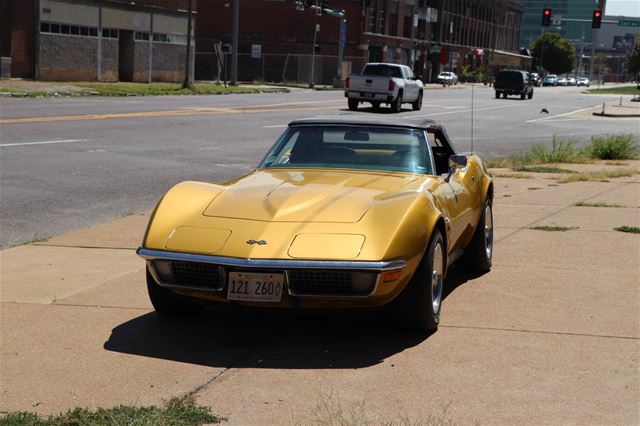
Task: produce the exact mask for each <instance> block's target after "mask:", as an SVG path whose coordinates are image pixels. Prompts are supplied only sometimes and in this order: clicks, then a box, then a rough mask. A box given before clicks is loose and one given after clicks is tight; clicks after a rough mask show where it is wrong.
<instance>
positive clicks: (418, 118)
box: [406, 104, 526, 120]
mask: <svg viewBox="0 0 640 426" xmlns="http://www.w3.org/2000/svg"><path fill="white" fill-rule="evenodd" d="M525 105H526V104H519V105H501V106H497V107H488V108H474V110H473V112H478V111H490V110H493V109H503V108H516V107H521V106H525ZM461 112H471V110H470V109H465V110H457V111H446V112H435V113H433V114H422V115H414V116H411V117H407V118H406V119H407V120H420V119H424V118H425V117H435V116H438V115H448V114H459V113H461Z"/></svg>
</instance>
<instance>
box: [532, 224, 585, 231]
mask: <svg viewBox="0 0 640 426" xmlns="http://www.w3.org/2000/svg"><path fill="white" fill-rule="evenodd" d="M529 229H533V230H536V231H547V232H567V231H571V230H572V229H578V227H577V226H555V225H537V226H534V227H532V228H529Z"/></svg>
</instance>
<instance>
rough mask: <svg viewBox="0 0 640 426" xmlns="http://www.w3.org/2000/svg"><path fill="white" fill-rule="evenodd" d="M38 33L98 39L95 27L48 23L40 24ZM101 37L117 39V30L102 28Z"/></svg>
mask: <svg viewBox="0 0 640 426" xmlns="http://www.w3.org/2000/svg"><path fill="white" fill-rule="evenodd" d="M40 32H41V33H46V34H64V35H70V36H79V37H98V29H97V28H96V27H82V26H79V25H66V24H52V23H50V22H41V23H40ZM102 37H104V38H115V39H117V38H118V30H117V29H115V28H103V29H102Z"/></svg>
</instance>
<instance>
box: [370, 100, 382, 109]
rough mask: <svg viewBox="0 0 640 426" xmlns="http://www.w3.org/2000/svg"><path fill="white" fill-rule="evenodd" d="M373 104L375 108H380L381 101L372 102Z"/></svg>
mask: <svg viewBox="0 0 640 426" xmlns="http://www.w3.org/2000/svg"><path fill="white" fill-rule="evenodd" d="M371 106H372V107H373V109H375V110H377V109H378V108H380V102H371Z"/></svg>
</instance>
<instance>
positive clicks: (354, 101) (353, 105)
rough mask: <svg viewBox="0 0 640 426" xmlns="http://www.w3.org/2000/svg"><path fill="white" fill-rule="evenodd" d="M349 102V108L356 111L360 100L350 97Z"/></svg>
mask: <svg viewBox="0 0 640 426" xmlns="http://www.w3.org/2000/svg"><path fill="white" fill-rule="evenodd" d="M347 103H348V104H349V109H350V110H351V111H355V110H357V109H358V100H357V99H349V101H348V102H347Z"/></svg>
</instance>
